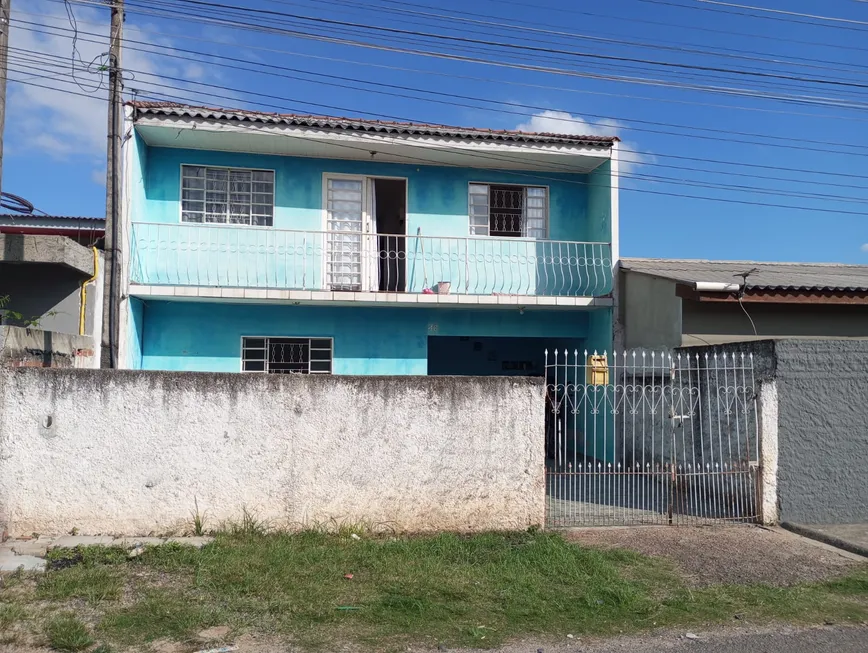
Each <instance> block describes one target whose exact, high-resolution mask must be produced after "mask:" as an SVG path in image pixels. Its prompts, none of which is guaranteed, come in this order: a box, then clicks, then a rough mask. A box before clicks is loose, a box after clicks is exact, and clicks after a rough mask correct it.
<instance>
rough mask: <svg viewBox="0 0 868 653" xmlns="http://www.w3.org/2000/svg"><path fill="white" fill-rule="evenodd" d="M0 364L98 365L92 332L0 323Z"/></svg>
mask: <svg viewBox="0 0 868 653" xmlns="http://www.w3.org/2000/svg"><path fill="white" fill-rule="evenodd" d="M0 367H61V368H69V367H75V368H97V367H99V352H98V347H97V346H96V345H95V340H94V338H92V337H91V336H76V335H71V334H68V333H55V332H53V331H43V330H42V329H25V328H24V327H16V326H0Z"/></svg>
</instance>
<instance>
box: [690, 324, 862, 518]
mask: <svg viewBox="0 0 868 653" xmlns="http://www.w3.org/2000/svg"><path fill="white" fill-rule="evenodd" d="M706 350H707V351H709V352H713V351H727V352H733V351H735V352H741V351H743V352H746V353H747V352H750V353H751V354H752V355H753V360H754V379H755V382H756V388H757V393H758V397H757V398H758V404H759V406H758V408H759V414H760V423H759V428H758V430H759V438H760V448H761V451H760V453H761V456H760V463H761V469H762V487H761V490H762V492H761V494H762V516H763V521H765V522H766V523H772V522H776V521H783V522H792V523H801V524H843V523H862V522H865V521H868V473H866V469H865V462H866V461H868V340H856V339H804V340H803V339H781V340H766V341H755V342H750V343H746V342H741V343H729V344H725V345H719V346H715V347H712V348H688V349H686V350H682V351H693V352H696V351H699V352H703V351H706Z"/></svg>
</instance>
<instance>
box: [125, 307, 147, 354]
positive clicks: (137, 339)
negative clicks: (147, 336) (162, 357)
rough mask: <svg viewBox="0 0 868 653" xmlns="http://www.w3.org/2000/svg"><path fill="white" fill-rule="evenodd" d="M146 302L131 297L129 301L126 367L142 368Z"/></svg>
mask: <svg viewBox="0 0 868 653" xmlns="http://www.w3.org/2000/svg"><path fill="white" fill-rule="evenodd" d="M144 317H145V303H144V302H143V301H142V300H141V299H137V298H135V297H130V299H129V302H127V335H126V345H127V355H126V361H125V363H124V366H125V367H126V369H130V370H138V369H141V368H142V343H143V338H142V333H143V332H142V329H143V327H144Z"/></svg>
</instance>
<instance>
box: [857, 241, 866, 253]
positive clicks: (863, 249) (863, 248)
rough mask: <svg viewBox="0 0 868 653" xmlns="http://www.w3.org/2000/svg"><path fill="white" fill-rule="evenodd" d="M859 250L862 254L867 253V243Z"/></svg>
mask: <svg viewBox="0 0 868 653" xmlns="http://www.w3.org/2000/svg"><path fill="white" fill-rule="evenodd" d="M859 249H861V250H862V251H863V252H868V243H865V244H864V245H862V247H860V248H859Z"/></svg>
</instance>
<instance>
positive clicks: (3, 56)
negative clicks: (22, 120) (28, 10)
mask: <svg viewBox="0 0 868 653" xmlns="http://www.w3.org/2000/svg"><path fill="white" fill-rule="evenodd" d="M11 13H12V0H0V189H2V188H3V128H4V127H5V125H6V75H7V69H8V67H9V15H10V14H11Z"/></svg>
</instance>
